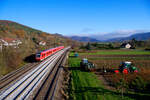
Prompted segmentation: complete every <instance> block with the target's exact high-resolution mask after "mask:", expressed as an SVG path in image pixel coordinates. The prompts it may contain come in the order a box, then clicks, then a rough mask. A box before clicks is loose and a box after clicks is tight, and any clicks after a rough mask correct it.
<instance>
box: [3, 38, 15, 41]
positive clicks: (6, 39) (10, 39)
mask: <svg viewBox="0 0 150 100" xmlns="http://www.w3.org/2000/svg"><path fill="white" fill-rule="evenodd" d="M3 40H5V41H7V42H12V41H13V40H16V39H12V38H8V37H7V38H3Z"/></svg>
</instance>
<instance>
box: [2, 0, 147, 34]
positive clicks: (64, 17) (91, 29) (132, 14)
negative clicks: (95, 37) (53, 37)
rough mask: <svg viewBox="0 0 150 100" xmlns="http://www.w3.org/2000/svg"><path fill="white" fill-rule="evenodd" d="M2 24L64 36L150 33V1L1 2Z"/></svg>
mask: <svg viewBox="0 0 150 100" xmlns="http://www.w3.org/2000/svg"><path fill="white" fill-rule="evenodd" d="M0 20H11V21H15V22H18V23H21V24H24V25H27V26H30V27H32V28H35V29H40V30H42V31H44V32H49V33H60V34H63V35H74V34H77V35H86V34H90V35H92V34H106V33H109V32H115V31H135V30H149V29H150V0H0Z"/></svg>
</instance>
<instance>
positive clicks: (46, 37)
mask: <svg viewBox="0 0 150 100" xmlns="http://www.w3.org/2000/svg"><path fill="white" fill-rule="evenodd" d="M5 37H7V38H13V39H20V40H22V41H23V43H26V42H27V43H26V44H28V43H29V42H30V43H31V44H32V45H33V46H34V47H35V46H36V45H37V44H38V43H39V42H40V41H45V42H46V43H47V45H46V46H47V47H54V46H57V45H65V46H67V45H71V44H72V43H73V42H74V41H72V40H71V39H69V38H67V37H64V36H61V35H57V34H56V35H55V34H49V33H46V32H42V31H40V30H36V29H33V28H30V27H28V26H24V25H21V24H19V23H16V22H12V21H6V20H0V38H5Z"/></svg>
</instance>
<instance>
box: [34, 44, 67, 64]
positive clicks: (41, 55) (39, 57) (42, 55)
mask: <svg viewBox="0 0 150 100" xmlns="http://www.w3.org/2000/svg"><path fill="white" fill-rule="evenodd" d="M63 48H64V46H59V47H56V48H51V49H47V50H43V51H40V52H38V53H37V54H36V57H35V59H36V61H42V60H44V59H45V58H47V57H48V56H50V55H52V54H54V53H55V52H57V51H60V50H62V49H63Z"/></svg>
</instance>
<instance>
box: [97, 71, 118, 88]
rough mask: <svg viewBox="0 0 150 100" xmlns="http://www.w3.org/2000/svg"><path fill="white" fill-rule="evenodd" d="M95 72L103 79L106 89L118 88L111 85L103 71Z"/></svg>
mask: <svg viewBox="0 0 150 100" xmlns="http://www.w3.org/2000/svg"><path fill="white" fill-rule="evenodd" d="M95 74H96V76H97V77H98V79H99V80H101V81H102V84H103V85H104V87H105V88H106V89H110V90H116V88H115V87H113V86H111V85H110V83H109V82H108V81H107V80H106V79H105V77H104V75H103V74H102V73H99V72H95Z"/></svg>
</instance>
